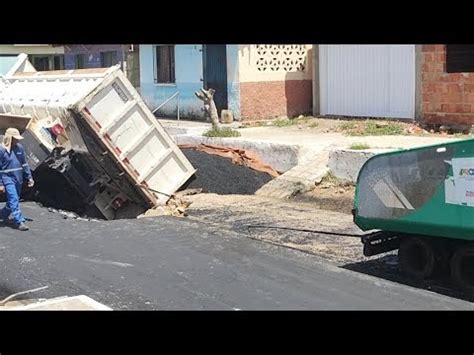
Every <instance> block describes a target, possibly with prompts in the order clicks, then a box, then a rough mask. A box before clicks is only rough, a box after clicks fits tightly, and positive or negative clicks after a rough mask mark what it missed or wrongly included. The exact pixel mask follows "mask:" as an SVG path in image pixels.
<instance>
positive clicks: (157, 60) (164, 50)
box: [153, 45, 176, 84]
mask: <svg viewBox="0 0 474 355" xmlns="http://www.w3.org/2000/svg"><path fill="white" fill-rule="evenodd" d="M153 54H154V61H153V63H154V68H153V71H154V81H155V84H174V83H175V82H176V78H175V67H174V66H175V63H174V46H168V45H158V46H155V47H154V51H153Z"/></svg>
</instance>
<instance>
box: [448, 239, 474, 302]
mask: <svg viewBox="0 0 474 355" xmlns="http://www.w3.org/2000/svg"><path fill="white" fill-rule="evenodd" d="M451 278H452V279H453V281H454V282H455V283H456V284H457V285H458V286H459V287H460V288H462V289H463V290H464V291H466V292H467V293H469V295H471V296H474V246H473V245H472V244H467V245H463V246H460V247H459V248H458V249H457V250H456V251H455V252H454V254H453V256H452V258H451Z"/></svg>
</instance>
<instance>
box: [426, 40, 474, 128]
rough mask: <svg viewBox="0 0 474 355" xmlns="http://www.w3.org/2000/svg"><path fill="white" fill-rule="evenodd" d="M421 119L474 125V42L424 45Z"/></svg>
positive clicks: (440, 122)
mask: <svg viewBox="0 0 474 355" xmlns="http://www.w3.org/2000/svg"><path fill="white" fill-rule="evenodd" d="M420 47H421V48H420V50H419V54H420V58H419V62H420V74H421V75H420V81H421V89H420V96H421V98H420V101H421V105H422V108H421V112H422V114H421V117H420V118H421V119H422V120H423V121H424V122H427V123H434V124H463V125H473V124H474V45H422V46H420Z"/></svg>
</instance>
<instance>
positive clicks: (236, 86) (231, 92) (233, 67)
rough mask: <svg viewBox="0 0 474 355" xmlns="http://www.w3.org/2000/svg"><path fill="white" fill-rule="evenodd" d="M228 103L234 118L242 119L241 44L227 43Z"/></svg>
mask: <svg viewBox="0 0 474 355" xmlns="http://www.w3.org/2000/svg"><path fill="white" fill-rule="evenodd" d="M227 103H228V107H229V110H231V111H232V113H233V114H234V119H236V120H240V81H239V45H238V44H232V45H227Z"/></svg>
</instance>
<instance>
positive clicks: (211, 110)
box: [194, 89, 220, 130]
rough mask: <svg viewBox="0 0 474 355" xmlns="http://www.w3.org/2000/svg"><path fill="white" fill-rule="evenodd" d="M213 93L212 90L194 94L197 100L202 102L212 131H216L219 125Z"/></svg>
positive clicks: (202, 90)
mask: <svg viewBox="0 0 474 355" xmlns="http://www.w3.org/2000/svg"><path fill="white" fill-rule="evenodd" d="M215 92H216V90H214V89H209V90H204V89H201V90H200V91H196V92H195V93H194V94H195V95H196V96H197V98H198V99H200V100H202V101H203V102H204V110H205V111H206V116H207V117H208V118H209V119H210V120H211V123H212V129H213V130H218V129H220V124H219V114H218V113H217V108H216V104H215V102H214V93H215Z"/></svg>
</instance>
